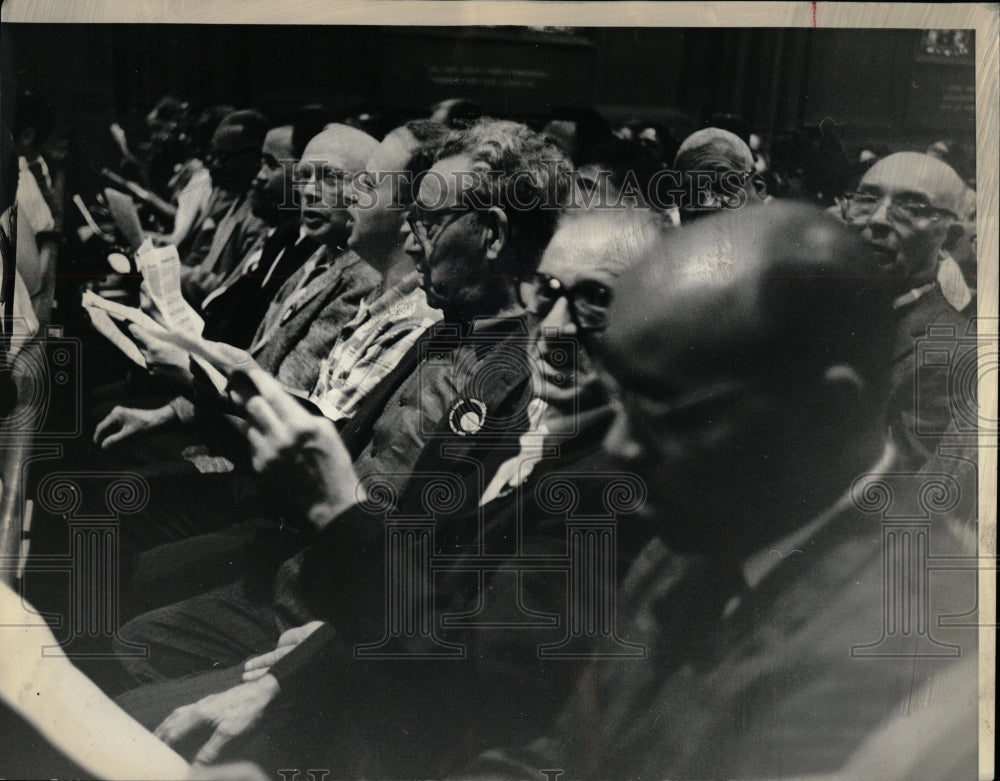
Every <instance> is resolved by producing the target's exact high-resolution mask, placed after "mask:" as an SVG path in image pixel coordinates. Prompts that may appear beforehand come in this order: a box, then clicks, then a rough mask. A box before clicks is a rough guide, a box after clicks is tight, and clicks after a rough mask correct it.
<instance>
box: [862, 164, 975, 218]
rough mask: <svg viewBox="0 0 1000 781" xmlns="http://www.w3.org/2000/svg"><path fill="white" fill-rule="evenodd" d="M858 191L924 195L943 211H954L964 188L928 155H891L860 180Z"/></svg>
mask: <svg viewBox="0 0 1000 781" xmlns="http://www.w3.org/2000/svg"><path fill="white" fill-rule="evenodd" d="M860 187H861V188H871V189H878V190H881V191H883V192H886V193H902V192H906V193H912V194H915V195H923V196H924V197H926V198H927V200H928V201H929V202H930V203H931V204H933V205H934V206H937V207H939V208H943V209H950V210H952V211H955V210H956V209H957V208H958V206H959V199H960V198H961V197H962V194H963V191H964V184H963V183H962V180H961V179H959V177H958V174H956V173H955V172H954V171H953V170H952V169H951V167H950V166H948V165H947V164H946V163H943V162H941V161H940V160H937V159H935V158H933V157H931V156H930V155H922V154H916V153H903V154H896V155H890V156H889V157H887V158H885V159H883V160H880V161H879V162H878V163H876V164H875V165H873V166H872V167H871V169H869V171H868V172H867V173H866V174H865V175H864V176H863V177H862V179H861V184H860Z"/></svg>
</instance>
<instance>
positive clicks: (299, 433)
mask: <svg viewBox="0 0 1000 781" xmlns="http://www.w3.org/2000/svg"><path fill="white" fill-rule="evenodd" d="M241 375H242V377H243V378H244V379H245V380H246V382H236V383H235V384H233V383H231V386H232V387H233V391H232V392H233V395H234V397H235V398H234V400H235V401H236V403H237V404H241V405H242V406H243V408H244V410H245V411H246V417H247V423H246V426H245V427H244V429H243V431H244V433H245V435H246V437H247V440H248V441H249V443H250V453H251V456H252V459H253V466H254V469H256V470H257V471H258V472H260V473H261V474H262V475H265V476H266V477H268V478H269V479H271V480H273V481H275V483H276V484H277V485H280V486H281V488H282V491H283V492H284V493H285V494H286V495H287V496H293V497H295V498H296V499H297V500H298V501H299V502H300V503H301V504H302V507H303V510H304V511H305V514H306V516H307V517H308V519H309V521H310V522H311V523H312V524H313V526H315V527H316V528H317V529H322V528H323V527H324V526H326V524H327V523H329V522H330V521H331V520H332V519H333V518H335V517H336V516H337V515H339V514H340V513H342V512H343V511H344V510H346V509H347V508H348V507H350V506H352V505H354V504H356V503H357V502H358V501H359V500H360V499H361V498H362V497H361V495H360V485H359V482H358V477H357V475H356V474H355V472H354V467H353V466H352V464H351V456H350V454H349V453H348V452H347V448H345V447H344V443H343V442H342V441H341V439H340V435H339V434H338V433H337V429H336V428H335V427H334V425H333V423H332V422H331V421H329V420H327V419H326V418H324V417H320V416H319V415H313V414H311V413H309V412H307V411H306V410H305V409H304V408H303V407H302V405H301V404H299V403H298V402H297V401H296V400H295V399H294V398H293V397H292V396H291V395H290V394H289V393H288V392H287V391H286V390H285V389H284V388H282V387H281V383H279V382H278V381H277V380H276V379H275V378H274V377H272V376H271V375H270V374H268V373H267V372H265V371H262V370H260V369H251V370H250V371H249V372H246V373H245V374H244V373H243V372H238V373H236V374H235V375H234V377H233V378H231V380H232V379H234V378H235V379H237V380H238V379H239V377H240V376H241ZM241 386H242V387H243V390H240V387H241ZM254 387H255V388H256V391H257V392H254V391H253V390H252V388H254Z"/></svg>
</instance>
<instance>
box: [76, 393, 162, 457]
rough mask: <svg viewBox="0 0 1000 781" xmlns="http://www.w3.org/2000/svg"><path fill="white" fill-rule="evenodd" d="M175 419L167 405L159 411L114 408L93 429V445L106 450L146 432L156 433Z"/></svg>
mask: <svg viewBox="0 0 1000 781" xmlns="http://www.w3.org/2000/svg"><path fill="white" fill-rule="evenodd" d="M176 419H177V413H176V412H174V408H173V407H171V406H170V405H169V404H167V405H166V406H163V407H160V408H159V409H135V408H133V407H115V408H114V409H113V410H111V412H109V413H108V416H107V417H106V418H105V419H104V420H102V421H101V422H100V423H98V424H97V428H95V429H94V444H96V445H100V446H101V448H102V449H104V450H106V449H107V448H109V447H111V446H112V445H117V444H119V443H120V442H122V441H124V440H126V439H128V438H129V437H132V436H135V435H136V434H141V433H143V432H148V431H156V430H157V429H161V428H163V427H164V426H166V425H168V424H169V423H172V422H173V421H174V420H176Z"/></svg>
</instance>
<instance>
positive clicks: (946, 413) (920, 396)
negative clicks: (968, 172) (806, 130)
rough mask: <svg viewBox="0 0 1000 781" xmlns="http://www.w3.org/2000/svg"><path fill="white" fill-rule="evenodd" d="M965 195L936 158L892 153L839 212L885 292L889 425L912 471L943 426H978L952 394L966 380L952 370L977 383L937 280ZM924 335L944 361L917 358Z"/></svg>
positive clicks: (962, 322) (968, 336) (970, 345)
mask: <svg viewBox="0 0 1000 781" xmlns="http://www.w3.org/2000/svg"><path fill="white" fill-rule="evenodd" d="M967 190H968V188H967V187H966V185H965V183H964V182H963V181H962V180H961V179H960V178H959V176H958V174H956V173H955V171H954V170H953V169H952V168H951V166H949V165H947V164H946V163H944V162H942V161H941V160H938V159H936V158H934V157H931V156H929V155H925V154H919V153H916V152H900V153H898V154H894V155H889V156H888V157H885V158H883V159H882V160H880V161H879V162H877V163H876V164H875V165H874V166H872V167H871V169H870V170H869V171H868V172H867V173H866V174H865V175H864V177H863V178H862V179H861V183H860V184H859V185H858V189H857V192H855V193H853V194H852V195H851V197H850V198H849V199H848V202H847V206H846V209H845V218H846V220H847V223H848V225H849V226H851V227H852V228H853V229H854V230H856V231H857V232H858V233H859V235H860V236H861V238H862V239H863V240H864V241H865V242H866V243H867V244H868V246H869V247H870V248H871V249H872V250H873V259H872V273H873V274H875V275H877V276H879V277H882V278H883V279H885V280H886V281H887V282H888V283H889V284H890V286H891V287H892V289H893V292H894V299H893V302H892V309H893V311H894V313H895V316H896V323H895V331H896V337H897V341H896V346H895V348H894V351H893V355H892V381H893V395H892V405H891V411H890V415H889V423H890V426H891V427H892V432H893V436H894V437H895V439H896V441H897V443H898V445H899V447H900V450H901V455H902V457H903V460H904V462H905V463H906V464H907V465H908V466H910V467H912V468H919V467H920V466H921V465H922V464H923V463H924V462H925V461H926V460H927V459H928V458H929V457H930V456H931V455H933V454H934V453H935V452H936V450H937V446H938V444H939V443H940V441H941V438H942V435H943V434H944V433H945V431H946V430H947V429H948V428H949V427H954V426H957V425H960V424H962V423H963V422H964V421H963V419H962V418H963V413H965V415H964V417H966V418H968V419H969V420H972V421H975V420H977V419H978V414H977V409H978V407H977V405H976V401H975V397H974V396H960V395H958V394H959V393H960V392H963V390H964V389H967V388H968V383H964V384H963V383H958V384H956V383H955V382H952V378H954V377H959V376H960V374H956V372H958V373H961V374H967V375H968V376H972V377H975V376H976V371H975V367H976V364H975V360H976V358H975V350H974V338H975V333H974V331H973V330H972V329H971V322H970V318H969V316H968V315H967V314H962V313H960V312H958V311H957V310H956V309H955V308H954V307H953V306H952V305H951V304H950V303H948V301H947V299H946V298H945V296H944V294H943V293H942V291H941V286H940V283H939V282H938V265H939V263H940V260H941V258H942V252H943V250H947V249H949V248H950V247H952V246H954V244H955V243H956V242H957V241H958V239H960V238H961V236H962V232H963V228H962V224H961V221H960V219H959V215H961V214H962V212H963V207H964V206H965V204H966V198H967V195H966V192H967ZM932 332H933V340H934V342H935V343H936V345H935V347H934V352H936V353H937V354H938V355H944V354H947V355H948V358H947V360H944V361H936V360H927V361H924V360H922V359H921V360H920V361H918V356H917V352H918V350H919V349H920V346H919V345H920V343H921V341H925V340H927V338H928V336H929V335H930V334H931V333H932ZM948 334H951V336H950V337H948ZM918 363H919V365H918ZM956 416H957V417H956Z"/></svg>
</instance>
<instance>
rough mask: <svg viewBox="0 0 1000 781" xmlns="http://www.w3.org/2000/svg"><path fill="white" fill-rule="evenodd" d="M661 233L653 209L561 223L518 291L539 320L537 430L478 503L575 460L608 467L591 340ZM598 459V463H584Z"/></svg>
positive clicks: (605, 416) (605, 411)
mask: <svg viewBox="0 0 1000 781" xmlns="http://www.w3.org/2000/svg"><path fill="white" fill-rule="evenodd" d="M664 228H665V226H664V224H663V222H662V221H661V220H660V218H659V216H658V215H656V213H655V212H651V211H648V210H642V209H630V210H628V211H627V212H625V213H623V212H622V210H621V209H603V210H593V211H583V210H579V209H573V210H569V211H567V212H566V214H565V215H564V216H563V218H562V219H561V220H560V223H559V227H558V229H557V230H556V233H555V235H554V236H553V237H552V241H551V242H549V246H548V247H547V248H546V250H545V254H544V255H543V256H542V262H541V264H540V265H539V267H538V271H537V273H536V274H533V275H531V276H528V277H524V278H523V279H522V280H521V281H520V283H519V286H518V287H519V289H518V298H519V300H520V301H521V305H522V306H523V307H524V309H525V311H527V312H528V313H529V314H531V315H533V316H534V317H536V318H537V319H538V321H539V326H538V328H539V333H538V336H537V339H536V343H535V344H536V350H537V362H536V363H535V367H536V376H535V382H536V396H535V398H534V399H533V400H532V404H533V405H534V406H535V409H534V410H532V412H533V414H532V415H531V418H532V421H533V425H532V428H531V429H530V430H529V431H527V432H525V433H524V434H523V435H522V437H521V450H520V452H519V453H518V454H517V455H516V456H514V457H513V458H511V459H509V460H508V461H506V462H504V463H503V464H501V466H500V468H499V469H498V470H497V474H496V476H495V477H494V478H493V480H492V481H491V482H490V484H489V485H488V486H486V488H485V489H484V491H483V494H482V497H481V498H480V504H481V505H487V504H489V503H490V502H491V501H493V500H494V499H496V498H502V497H505V496H509V495H510V494H511V493H512V492H513V491H514V490H515V489H517V488H519V487H520V486H523V485H524V484H525V481H527V480H528V479H529V477H530V478H531V482H537V480H538V479H539V477H541V476H542V475H543V474H545V473H547V472H548V471H550V470H551V469H566V468H567V465H568V464H571V463H577V460H578V459H580V462H579V464H578V466H577V468H581V469H583V470H584V471H588V470H591V469H593V470H595V471H600V470H601V469H602V468H609V467H608V466H607V464H605V463H604V462H603V461H602V460H601V459H600V458H599V450H600V444H601V440H602V439H603V438H604V435H605V433H606V432H607V427H608V425H609V424H610V423H611V420H612V418H613V409H612V406H611V403H610V399H609V398H608V395H607V393H606V390H605V388H604V385H603V384H602V383H601V381H600V377H599V376H598V372H597V369H596V367H595V366H594V364H593V362H592V360H591V358H590V355H589V352H588V349H587V342H588V340H593V339H596V338H600V335H601V334H602V333H603V331H604V329H605V328H606V327H607V308H608V306H609V305H610V303H611V300H612V298H613V295H614V294H613V288H614V284H615V280H616V279H617V277H618V275H619V274H620V273H621V272H622V271H623V270H624V269H626V268H628V267H629V266H631V265H633V264H634V263H635V262H636V260H637V259H638V257H639V256H640V255H642V254H643V253H644V252H645V251H646V250H647V249H649V248H650V247H651V246H653V245H654V244H655V243H656V241H657V239H658V238H659V235H660V232H661V231H662V230H663V229H664ZM595 456H596V457H597V461H596V463H595V464H588V465H587V466H585V467H584V466H581V465H582V464H586V463H587V459H592V458H593V457H595Z"/></svg>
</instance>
